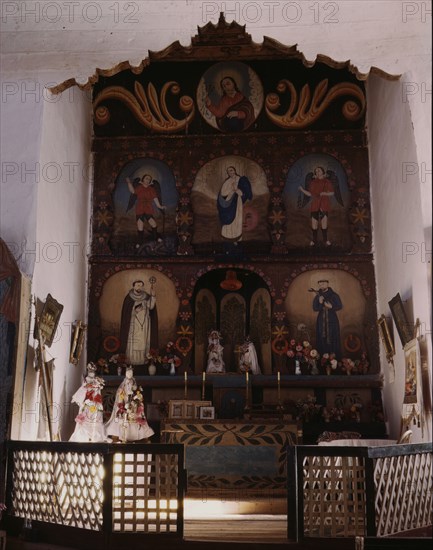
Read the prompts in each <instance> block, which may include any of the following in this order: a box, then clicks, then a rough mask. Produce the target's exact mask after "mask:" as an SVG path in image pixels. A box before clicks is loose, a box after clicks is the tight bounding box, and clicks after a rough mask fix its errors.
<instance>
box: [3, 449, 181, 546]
mask: <svg viewBox="0 0 433 550" xmlns="http://www.w3.org/2000/svg"><path fill="white" fill-rule="evenodd" d="M183 464H184V450H183V445H161V444H126V445H110V444H99V443H83V444H81V443H56V442H54V443H47V442H10V443H9V444H8V495H9V502H8V515H10V516H12V517H15V518H23V519H25V520H27V521H28V520H31V521H35V522H42V523H44V524H55V525H56V526H64V527H74V528H79V529H87V530H90V531H96V532H101V533H103V534H105V535H107V534H108V535H110V534H111V533H142V534H145V533H149V534H168V533H170V534H175V535H177V536H182V535H183V501H184V495H185V480H186V472H185V470H184V467H183Z"/></svg>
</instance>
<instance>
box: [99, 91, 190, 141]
mask: <svg viewBox="0 0 433 550" xmlns="http://www.w3.org/2000/svg"><path fill="white" fill-rule="evenodd" d="M168 90H170V91H171V93H172V94H175V95H177V94H179V92H180V87H179V85H178V83H177V82H174V81H170V82H166V83H165V84H164V86H163V87H162V90H161V93H160V96H159V97H158V93H157V91H156V88H155V86H154V85H153V84H152V83H151V82H149V84H148V85H147V93H146V92H145V90H144V88H143V86H142V85H141V84H140V83H139V82H135V83H134V91H135V95H134V94H133V93H132V92H130V91H129V90H127V89H126V88H123V87H122V86H109V87H108V88H105V90H103V91H102V92H101V93H100V94H99V95H98V96H97V97H96V99H95V101H94V104H93V109H94V112H95V122H96V124H98V125H99V126H103V125H105V124H108V122H109V121H110V118H111V115H110V111H109V109H108V107H105V106H103V105H101V103H102V102H104V101H106V100H107V99H116V100H118V101H121V102H122V103H124V104H125V105H126V106H127V107H128V109H129V110H130V111H131V112H132V113H133V115H134V116H135V118H136V119H137V120H138V122H139V123H140V124H142V125H143V126H145V127H146V128H148V129H149V130H152V131H154V132H161V133H163V132H178V131H180V130H183V129H185V128H187V127H188V125H189V124H190V122H191V120H192V119H193V118H194V114H195V108H194V102H193V100H192V99H191V98H190V97H189V96H186V95H184V96H182V97H181V98H180V100H179V108H180V110H181V111H182V112H184V113H185V118H184V119H181V120H179V119H177V118H174V117H173V116H172V115H171V114H170V112H169V110H168V107H167V103H166V96H167V92H168Z"/></svg>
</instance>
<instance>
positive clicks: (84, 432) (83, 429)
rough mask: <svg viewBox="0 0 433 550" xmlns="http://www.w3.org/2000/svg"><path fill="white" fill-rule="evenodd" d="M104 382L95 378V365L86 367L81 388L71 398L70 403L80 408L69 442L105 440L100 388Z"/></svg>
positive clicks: (90, 364)
mask: <svg viewBox="0 0 433 550" xmlns="http://www.w3.org/2000/svg"><path fill="white" fill-rule="evenodd" d="M103 387H104V380H103V379H102V378H99V376H96V365H94V364H93V363H89V364H88V365H87V375H86V378H85V379H84V382H83V384H82V385H81V387H80V388H79V389H78V390H77V391H76V392H75V393H74V395H73V396H72V403H77V404H78V405H79V407H80V410H79V412H78V415H77V416H76V417H75V424H76V425H75V430H74V433H73V434H72V435H71V437H70V439H69V441H76V442H81V443H88V442H92V443H97V442H101V441H105V440H106V436H105V429H104V422H103V405H102V394H101V392H102V388H103Z"/></svg>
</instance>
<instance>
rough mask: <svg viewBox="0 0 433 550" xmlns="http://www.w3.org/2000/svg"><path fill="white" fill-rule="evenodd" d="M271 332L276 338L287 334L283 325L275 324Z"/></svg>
mask: <svg viewBox="0 0 433 550" xmlns="http://www.w3.org/2000/svg"><path fill="white" fill-rule="evenodd" d="M272 334H273V335H274V336H275V337H276V338H283V337H284V335H285V334H288V332H287V330H286V327H285V326H284V325H281V326H279V325H275V326H274V330H273V331H272Z"/></svg>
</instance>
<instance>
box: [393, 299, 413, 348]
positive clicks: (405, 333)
mask: <svg viewBox="0 0 433 550" xmlns="http://www.w3.org/2000/svg"><path fill="white" fill-rule="evenodd" d="M388 305H389V307H390V309H391V313H392V318H393V319H394V323H395V326H396V327H397V332H398V335H399V337H400V340H401V345H402V346H403V347H404V346H405V345H406V344H407V343H408V342H410V341H411V340H412V339H413V330H414V329H413V326H412V325H410V324H409V321H408V320H407V317H406V312H405V311H404V307H403V302H402V300H401V297H400V294H396V295H395V296H394V298H392V300H390V301H389V302H388Z"/></svg>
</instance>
